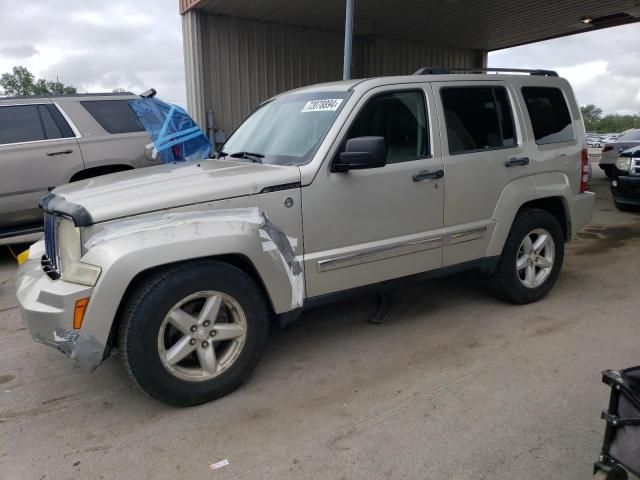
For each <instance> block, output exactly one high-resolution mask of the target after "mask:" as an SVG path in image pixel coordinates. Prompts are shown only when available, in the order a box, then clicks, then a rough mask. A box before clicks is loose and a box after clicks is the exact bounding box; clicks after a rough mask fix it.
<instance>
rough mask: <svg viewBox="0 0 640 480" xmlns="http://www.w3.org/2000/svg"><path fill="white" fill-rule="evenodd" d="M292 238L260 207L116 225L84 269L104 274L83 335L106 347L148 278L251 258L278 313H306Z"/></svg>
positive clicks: (98, 241)
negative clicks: (177, 267) (129, 295)
mask: <svg viewBox="0 0 640 480" xmlns="http://www.w3.org/2000/svg"><path fill="white" fill-rule="evenodd" d="M297 244H298V239H297V238H293V237H290V236H288V235H287V234H286V232H284V231H283V230H282V229H281V228H279V227H278V226H277V225H276V224H275V223H274V222H272V221H271V220H270V219H269V218H268V217H267V215H266V214H265V213H264V212H263V211H261V210H260V209H259V208H257V207H250V208H228V209H208V210H192V211H182V212H176V211H173V212H170V213H158V214H151V215H145V216H144V217H141V218H136V219H127V220H122V221H118V222H112V223H111V224H109V225H107V226H105V228H103V229H102V230H100V231H99V232H96V233H95V234H94V235H91V236H90V237H89V238H88V239H86V241H85V248H86V249H88V252H87V254H86V255H85V256H84V257H83V261H86V262H87V263H90V264H92V265H97V266H100V267H101V268H102V275H101V277H100V280H99V281H98V283H97V284H96V286H95V287H94V292H93V295H92V299H91V302H90V303H89V307H88V309H87V312H86V315H85V324H84V326H83V333H86V334H87V335H89V336H93V337H94V338H95V339H97V341H98V342H104V343H106V342H107V340H108V337H109V334H110V330H111V324H112V323H113V319H114V318H115V316H116V312H117V309H118V307H119V305H120V302H121V299H122V298H123V297H124V295H125V293H126V290H127V288H128V286H129V285H130V284H131V282H132V280H133V279H134V278H135V277H136V276H137V275H138V274H140V273H142V272H144V271H146V270H149V269H152V268H155V267H159V266H162V265H167V264H172V263H177V262H183V261H187V260H193V259H198V258H210V257H215V256H221V255H240V256H243V257H245V258H247V259H248V260H249V261H250V262H251V263H252V264H253V266H254V267H255V270H256V271H257V272H258V275H260V277H261V278H262V282H263V285H264V286H265V289H266V291H267V294H268V296H269V300H270V302H271V304H272V307H273V309H274V311H275V313H284V312H287V311H290V310H295V309H297V308H299V307H301V306H302V303H303V301H304V275H303V268H302V264H301V262H300V260H299V258H298V256H297V255H296V246H297Z"/></svg>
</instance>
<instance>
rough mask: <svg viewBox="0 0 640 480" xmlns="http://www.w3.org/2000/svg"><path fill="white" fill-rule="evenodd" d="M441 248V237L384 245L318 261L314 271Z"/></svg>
mask: <svg viewBox="0 0 640 480" xmlns="http://www.w3.org/2000/svg"><path fill="white" fill-rule="evenodd" d="M443 246H444V238H443V237H442V236H437V237H430V238H425V239H422V240H414V241H412V242H406V243H401V244H396V245H385V246H382V247H374V248H369V249H366V250H362V251H360V252H358V253H351V254H348V255H340V256H338V257H333V258H327V259H325V260H320V261H318V262H317V263H316V269H317V271H318V272H328V271H330V270H337V269H338V268H345V267H354V266H357V265H362V264H364V263H370V262H377V261H380V260H386V259H388V258H394V257H400V256H402V255H410V254H412V253H418V252H423V251H426V250H433V249H435V248H442V247H443Z"/></svg>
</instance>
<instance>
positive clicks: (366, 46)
mask: <svg viewBox="0 0 640 480" xmlns="http://www.w3.org/2000/svg"><path fill="white" fill-rule="evenodd" d="M196 13H199V12H196V11H190V12H188V14H189V15H190V14H196ZM203 27H204V28H203V46H202V51H203V58H202V64H203V66H204V74H203V78H204V89H203V94H204V105H205V108H206V110H213V111H214V114H215V118H216V126H217V127H218V128H222V129H223V130H225V132H226V133H227V134H230V133H231V132H232V131H233V130H234V129H235V127H237V126H238V125H239V124H240V122H241V121H242V120H243V119H244V118H245V117H246V116H247V115H248V114H249V113H250V112H251V111H252V110H253V109H254V108H255V107H256V106H257V105H258V104H259V103H260V102H261V101H263V100H265V99H267V98H269V97H271V96H273V95H275V94H277V93H280V92H283V91H285V90H290V89H292V88H296V87H299V86H302V85H310V84H314V83H320V82H327V81H333V80H340V79H342V54H343V34H342V33H341V32H333V31H327V30H318V29H311V28H306V27H298V26H293V25H285V24H279V23H273V22H258V21H254V20H246V19H239V18H231V17H222V16H217V15H209V16H206V18H205V20H204V23H203ZM185 42H187V40H186V39H185ZM483 58H484V52H480V51H477V50H470V49H455V48H440V47H430V46H426V45H422V44H417V43H410V42H403V41H397V40H385V39H380V38H370V39H366V40H365V39H359V38H357V39H356V40H355V41H354V49H353V63H354V64H353V68H352V72H353V76H354V77H356V78H357V77H370V76H376V75H394V74H407V73H411V72H413V71H415V70H416V69H417V68H418V67H420V66H425V65H445V66H478V65H482V61H483Z"/></svg>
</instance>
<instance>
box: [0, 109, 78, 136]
mask: <svg viewBox="0 0 640 480" xmlns="http://www.w3.org/2000/svg"><path fill="white" fill-rule="evenodd" d="M56 114H57V115H56ZM58 117H59V118H58ZM54 118H55V119H54ZM60 122H63V123H60ZM71 136H73V134H72V133H71V128H70V127H69V126H68V124H67V123H66V121H65V120H64V118H63V117H62V115H60V112H58V111H57V109H56V108H55V107H54V106H53V105H8V106H4V107H0V144H9V143H22V142H37V141H40V140H53V139H57V138H65V137H71Z"/></svg>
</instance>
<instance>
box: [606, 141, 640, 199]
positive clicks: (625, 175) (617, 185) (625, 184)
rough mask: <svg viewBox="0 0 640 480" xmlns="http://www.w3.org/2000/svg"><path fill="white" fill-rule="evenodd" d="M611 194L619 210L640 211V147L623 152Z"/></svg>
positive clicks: (616, 162)
mask: <svg viewBox="0 0 640 480" xmlns="http://www.w3.org/2000/svg"><path fill="white" fill-rule="evenodd" d="M611 193H612V194H613V201H614V203H615V205H616V208H617V209H618V210H622V211H640V146H636V147H633V148H630V149H628V150H625V151H623V152H622V153H620V155H619V156H618V158H617V159H616V161H615V163H614V167H613V174H612V176H611Z"/></svg>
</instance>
